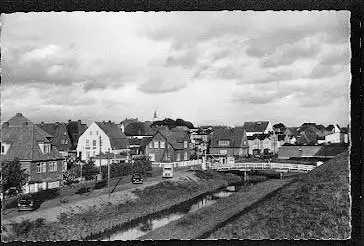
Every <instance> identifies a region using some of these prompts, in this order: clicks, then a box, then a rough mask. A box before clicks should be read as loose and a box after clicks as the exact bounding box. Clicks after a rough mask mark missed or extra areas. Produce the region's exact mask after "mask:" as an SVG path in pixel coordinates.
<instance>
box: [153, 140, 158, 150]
mask: <svg viewBox="0 0 364 246" xmlns="http://www.w3.org/2000/svg"><path fill="white" fill-rule="evenodd" d="M158 144H159V142H158V141H154V148H155V149H158V147H159V146H158Z"/></svg>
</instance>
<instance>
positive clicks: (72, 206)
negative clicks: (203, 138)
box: [2, 171, 194, 224]
mask: <svg viewBox="0 0 364 246" xmlns="http://www.w3.org/2000/svg"><path fill="white" fill-rule="evenodd" d="M183 176H194V172H186V171H175V172H174V178H173V179H177V178H180V177H183ZM163 180H164V179H162V178H161V177H155V178H148V179H147V181H145V182H144V183H143V184H138V185H137V184H132V183H130V182H129V183H126V184H122V185H120V186H119V187H118V188H117V189H115V191H114V193H112V195H111V200H110V202H111V203H113V204H119V203H123V202H126V201H127V200H133V199H136V198H137V197H136V196H135V195H134V193H132V191H133V190H135V189H143V188H145V187H148V186H153V185H155V184H157V183H159V182H161V181H163ZM106 190H107V189H106ZM54 200H58V203H56V204H53V203H55V202H50V203H49V204H51V205H50V206H48V207H41V208H39V209H37V210H35V211H31V212H18V211H17V210H15V211H11V212H10V213H8V214H6V215H5V216H3V220H2V224H9V223H13V222H21V221H23V220H26V219H30V220H34V219H37V218H40V217H43V218H45V219H46V220H48V221H56V220H57V217H58V216H59V215H60V214H61V213H65V212H71V211H73V212H76V213H77V212H80V211H83V210H84V209H87V207H93V206H102V205H103V204H105V203H107V202H109V200H108V194H107V193H106V194H105V189H102V190H95V191H93V192H91V193H89V195H88V196H87V195H75V196H73V199H72V198H70V199H69V200H70V202H69V203H66V204H64V203H63V204H61V203H59V198H58V199H54ZM49 204H48V205H49Z"/></svg>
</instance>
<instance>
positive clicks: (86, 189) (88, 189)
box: [76, 187, 91, 195]
mask: <svg viewBox="0 0 364 246" xmlns="http://www.w3.org/2000/svg"><path fill="white" fill-rule="evenodd" d="M90 191H91V187H82V188H80V189H79V190H78V191H76V194H78V195H80V194H84V193H87V192H90Z"/></svg>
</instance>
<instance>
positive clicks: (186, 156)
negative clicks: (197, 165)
mask: <svg viewBox="0 0 364 246" xmlns="http://www.w3.org/2000/svg"><path fill="white" fill-rule="evenodd" d="M184 157H185V158H184V160H185V161H187V158H188V154H187V152H185V156H184Z"/></svg>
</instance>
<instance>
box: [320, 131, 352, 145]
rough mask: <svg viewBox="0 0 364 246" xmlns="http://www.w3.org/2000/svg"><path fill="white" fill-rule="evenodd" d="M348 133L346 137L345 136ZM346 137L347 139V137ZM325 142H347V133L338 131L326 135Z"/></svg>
mask: <svg viewBox="0 0 364 246" xmlns="http://www.w3.org/2000/svg"><path fill="white" fill-rule="evenodd" d="M345 135H346V137H345ZM345 138H346V139H345ZM345 140H346V142H345ZM325 142H327V143H328V142H330V143H347V134H344V133H341V132H336V133H333V134H330V135H327V136H325Z"/></svg>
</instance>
